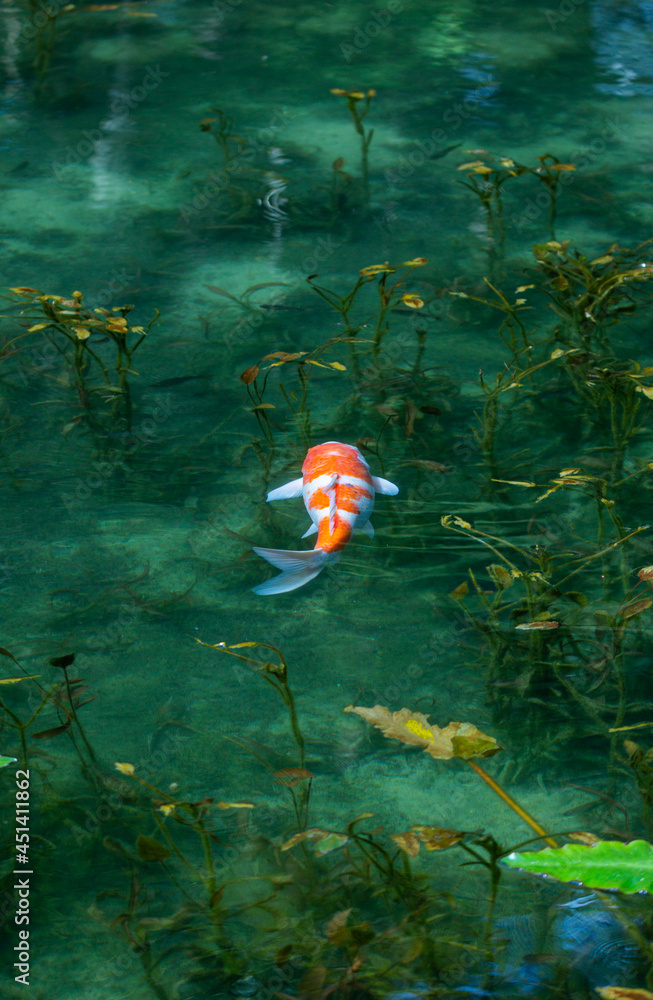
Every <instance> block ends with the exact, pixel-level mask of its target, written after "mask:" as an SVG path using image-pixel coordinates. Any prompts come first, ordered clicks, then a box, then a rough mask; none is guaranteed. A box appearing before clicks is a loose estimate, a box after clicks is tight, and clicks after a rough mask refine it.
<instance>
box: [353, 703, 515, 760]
mask: <svg viewBox="0 0 653 1000" xmlns="http://www.w3.org/2000/svg"><path fill="white" fill-rule="evenodd" d="M344 711H345V712H352V713H354V714H356V715H360V717H361V718H362V719H365V720H366V721H367V722H371V723H372V725H373V726H375V727H376V728H377V729H380V730H381V732H382V733H383V735H384V736H385V737H386V738H387V739H394V740H399V741H400V742H401V743H407V744H408V745H409V746H419V747H422V749H423V750H425V751H426V753H428V754H430V756H431V757H435V758H437V759H438V760H449V759H451V758H452V757H464V758H465V759H467V758H468V757H473V756H479V757H489V756H491V755H492V754H494V753H498V751H499V750H501V749H502V748H501V747H500V746H499V744H498V743H497V742H496V740H494V739H492V737H490V736H486V735H485V734H484V733H481V732H480V731H479V730H478V729H477V728H476V726H473V725H471V723H469V722H450V723H449V725H448V726H446V727H445V728H444V729H440V727H439V726H432V725H431V724H430V722H429V720H428V716H426V715H423V714H422V713H421V712H411V711H410V709H408V708H402V709H400V711H398V712H390V710H389V709H387V708H384V707H383V705H375V706H374V708H362V707H360V706H354V705H348V706H347V707H346V708H345V709H344ZM456 741H459V742H458V745H456Z"/></svg>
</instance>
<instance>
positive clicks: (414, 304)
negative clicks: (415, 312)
mask: <svg viewBox="0 0 653 1000" xmlns="http://www.w3.org/2000/svg"><path fill="white" fill-rule="evenodd" d="M401 301H402V302H403V303H404V305H405V306H408V308H409V309H422V308H423V307H424V299H420V297H419V295H415V294H413V293H412V292H406V294H405V295H402V296H401Z"/></svg>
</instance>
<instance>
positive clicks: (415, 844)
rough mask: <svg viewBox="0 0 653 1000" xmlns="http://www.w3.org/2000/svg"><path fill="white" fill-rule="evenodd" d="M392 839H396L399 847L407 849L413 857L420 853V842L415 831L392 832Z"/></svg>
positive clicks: (403, 849)
mask: <svg viewBox="0 0 653 1000" xmlns="http://www.w3.org/2000/svg"><path fill="white" fill-rule="evenodd" d="M390 839H391V840H394V842H395V844H396V845H397V847H400V848H401V850H402V851H405V852H406V854H408V855H409V856H410V857H411V858H416V857H417V855H418V854H419V847H420V843H419V840H418V839H417V837H416V836H415V834H414V833H411V832H410V831H408V832H407V833H391V834H390Z"/></svg>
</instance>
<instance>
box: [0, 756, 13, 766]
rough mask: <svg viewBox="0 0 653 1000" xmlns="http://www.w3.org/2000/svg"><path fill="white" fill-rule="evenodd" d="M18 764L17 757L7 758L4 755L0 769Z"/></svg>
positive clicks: (1, 757)
mask: <svg viewBox="0 0 653 1000" xmlns="http://www.w3.org/2000/svg"><path fill="white" fill-rule="evenodd" d="M16 763H17V758H16V757H5V756H4V755H3V754H0V767H9V765H10V764H16Z"/></svg>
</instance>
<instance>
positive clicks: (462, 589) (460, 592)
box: [449, 580, 469, 601]
mask: <svg viewBox="0 0 653 1000" xmlns="http://www.w3.org/2000/svg"><path fill="white" fill-rule="evenodd" d="M468 593H469V587H468V585H467V581H466V580H463V582H462V583H460V584H458V586H457V587H456V588H455V590H452V591H451V593H450V594H449V597H453V599H454V601H462V599H463V597H467V594H468Z"/></svg>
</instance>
